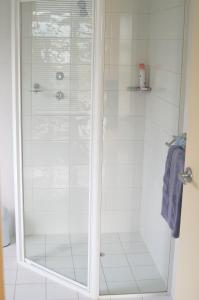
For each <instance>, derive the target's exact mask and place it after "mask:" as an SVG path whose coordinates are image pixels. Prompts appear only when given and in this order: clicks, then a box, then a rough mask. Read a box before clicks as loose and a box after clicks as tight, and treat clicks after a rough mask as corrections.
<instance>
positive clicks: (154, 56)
mask: <svg viewBox="0 0 199 300" xmlns="http://www.w3.org/2000/svg"><path fill="white" fill-rule="evenodd" d="M182 45H183V42H182V40H153V42H152V43H150V47H149V60H150V65H152V66H154V67H158V68H161V69H163V70H167V71H171V72H174V73H178V74H180V73H181V67H182Z"/></svg>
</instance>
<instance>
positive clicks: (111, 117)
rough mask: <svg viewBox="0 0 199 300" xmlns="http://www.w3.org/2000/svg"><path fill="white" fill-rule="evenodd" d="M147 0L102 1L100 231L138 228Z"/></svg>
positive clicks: (121, 230)
mask: <svg viewBox="0 0 199 300" xmlns="http://www.w3.org/2000/svg"><path fill="white" fill-rule="evenodd" d="M148 22H149V14H148V1H145V0H144V1H143V0H139V1H137V0H136V1H132V0H122V1H121V0H120V1H119V0H108V1H106V33H105V35H106V40H105V82H104V89H105V94H104V143H103V195H102V212H101V216H102V220H101V224H102V228H101V230H102V232H129V231H138V229H139V216H140V201H141V195H142V167H143V149H144V148H143V146H144V126H145V95H144V94H137V93H132V92H129V91H128V87H132V86H137V85H138V71H137V65H138V64H139V63H140V62H144V63H146V64H147V61H148V53H147V48H148V31H147V28H148Z"/></svg>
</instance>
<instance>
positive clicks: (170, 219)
mask: <svg viewBox="0 0 199 300" xmlns="http://www.w3.org/2000/svg"><path fill="white" fill-rule="evenodd" d="M184 163H185V150H184V149H183V148H182V147H179V146H171V147H170V149H169V152H168V156H167V161H166V167H165V175H164V185H163V201H162V211H161V214H162V216H163V218H164V219H165V220H166V222H167V223H168V225H169V227H170V229H171V231H172V236H173V237H174V238H178V237H179V234H180V219H181V207H182V193H183V184H182V182H181V181H180V180H179V174H180V173H182V172H183V171H184Z"/></svg>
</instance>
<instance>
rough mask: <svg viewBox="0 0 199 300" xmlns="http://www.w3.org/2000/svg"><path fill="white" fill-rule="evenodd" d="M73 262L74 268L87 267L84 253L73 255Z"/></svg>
mask: <svg viewBox="0 0 199 300" xmlns="http://www.w3.org/2000/svg"><path fill="white" fill-rule="evenodd" d="M73 262H74V266H75V269H86V268H88V257H87V256H85V255H84V256H83V255H77V256H73Z"/></svg>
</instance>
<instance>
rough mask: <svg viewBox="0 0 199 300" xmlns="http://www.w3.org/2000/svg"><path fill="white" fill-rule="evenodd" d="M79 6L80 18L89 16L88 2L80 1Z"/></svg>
mask: <svg viewBox="0 0 199 300" xmlns="http://www.w3.org/2000/svg"><path fill="white" fill-rule="evenodd" d="M77 5H78V6H79V9H80V16H82V17H86V16H88V12H87V9H86V1H85V0H79V1H78V2H77Z"/></svg>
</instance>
